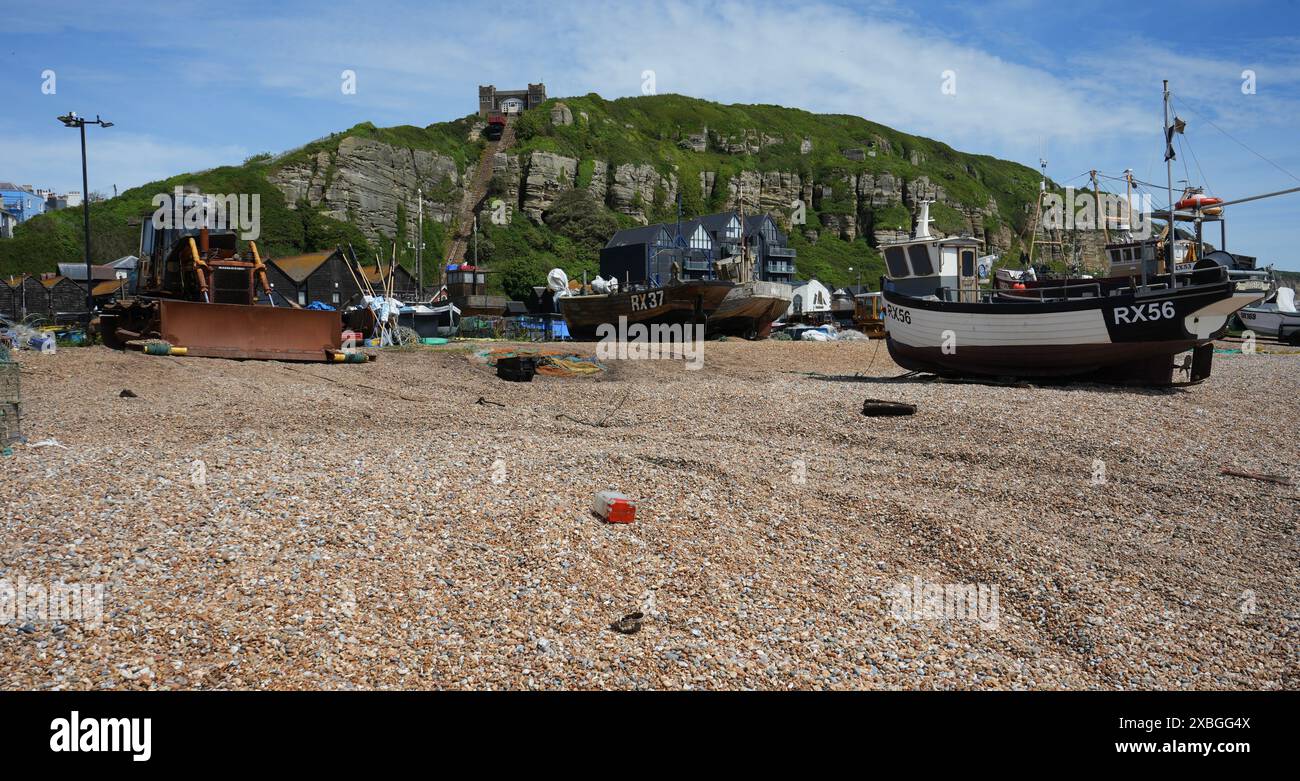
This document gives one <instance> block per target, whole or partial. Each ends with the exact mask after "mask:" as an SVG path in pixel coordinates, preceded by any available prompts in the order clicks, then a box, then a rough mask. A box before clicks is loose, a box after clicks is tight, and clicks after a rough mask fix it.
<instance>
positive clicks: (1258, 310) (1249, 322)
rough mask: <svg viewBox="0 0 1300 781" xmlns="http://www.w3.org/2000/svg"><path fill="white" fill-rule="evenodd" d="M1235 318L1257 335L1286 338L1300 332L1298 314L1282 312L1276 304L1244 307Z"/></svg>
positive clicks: (1299, 315)
mask: <svg viewBox="0 0 1300 781" xmlns="http://www.w3.org/2000/svg"><path fill="white" fill-rule="evenodd" d="M1237 318H1238V319H1240V320H1241V325H1242V327H1244V328H1247V329H1249V330H1251V331H1254V332H1255V333H1257V334H1265V335H1266V336H1277V337H1287V336H1291V335H1294V334H1296V333H1298V332H1300V312H1283V311H1282V310H1281V309H1279V308H1278V306H1277V304H1263V305H1260V306H1248V307H1244V308H1243V309H1242V310H1241V311H1239V312H1238V313H1237Z"/></svg>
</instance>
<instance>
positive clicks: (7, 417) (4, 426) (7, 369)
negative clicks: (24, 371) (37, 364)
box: [0, 348, 22, 447]
mask: <svg viewBox="0 0 1300 781" xmlns="http://www.w3.org/2000/svg"><path fill="white" fill-rule="evenodd" d="M20 391H21V388H20V387H19V383H18V364H17V363H14V362H12V361H10V360H9V353H8V351H6V350H4V348H0V447H4V446H6V445H8V444H10V443H11V442H16V441H17V440H18V439H20V438H21V432H20V431H19V425H18V424H19V419H20V417H21V411H22V394H21V392H20Z"/></svg>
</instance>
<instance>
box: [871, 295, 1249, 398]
mask: <svg viewBox="0 0 1300 781" xmlns="http://www.w3.org/2000/svg"><path fill="white" fill-rule="evenodd" d="M1109 292H1110V293H1111V294H1109V295H1104V296H1094V297H1087V298H1074V299H1070V300H1065V301H1047V302H1040V301H1020V300H1014V299H1012V300H1008V299H1001V300H996V301H994V302H980V303H953V302H947V301H938V300H927V299H919V298H913V297H910V296H904V295H901V294H898V293H895V292H890V291H886V292H885V303H886V307H885V317H884V320H885V328H886V338H887V341H888V345H889V352H890V355H891V356H892V357H893V359H894V361H895V362H897V363H898V364H899V365H900V366H903V367H904V368H907V369H911V370H914V371H925V372H932V373H935V374H940V375H948V376H974V377H1024V378H1073V379H1097V380H1103V381H1108V382H1122V383H1135V384H1144V385H1163V384H1169V383H1171V382H1172V381H1173V361H1172V358H1173V356H1175V355H1177V354H1179V353H1182V352H1185V351H1187V350H1189V349H1192V348H1196V347H1202V346H1205V345H1208V344H1209V343H1210V342H1212V341H1213V340H1214V339H1215V338H1218V337H1219V336H1222V335H1223V332H1224V331H1225V330H1226V328H1227V323H1228V320H1229V318H1230V317H1231V316H1232V315H1233V314H1234V313H1235V312H1236V311H1237V310H1238V309H1240V308H1241V307H1243V306H1245V305H1246V304H1248V303H1249V302H1250V301H1251V300H1253V295H1252V294H1240V293H1236V292H1235V290H1234V288H1233V285H1232V283H1231V282H1229V281H1227V280H1224V281H1222V282H1218V283H1212V284H1200V285H1189V286H1184V287H1179V288H1177V289H1174V290H1167V289H1166V290H1152V291H1147V292H1140V291H1136V290H1132V289H1130V290H1127V291H1124V290H1120V291H1109ZM1212 354H1213V353H1212V351H1209V352H1203V353H1199V354H1198V357H1197V359H1196V360H1197V366H1198V368H1199V369H1200V376H1197V372H1196V371H1194V372H1193V376H1192V379H1194V380H1196V379H1204V378H1205V377H1208V376H1209V363H1210V356H1212Z"/></svg>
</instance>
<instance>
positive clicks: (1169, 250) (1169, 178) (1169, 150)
mask: <svg viewBox="0 0 1300 781" xmlns="http://www.w3.org/2000/svg"><path fill="white" fill-rule="evenodd" d="M1164 99H1165V183H1166V188H1165V189H1166V193H1167V194H1168V196H1169V245H1168V247H1166V249H1165V268H1166V269H1167V270H1168V272H1169V275H1170V276H1169V283H1170V284H1169V286H1170V287H1176V286H1177V280H1176V279H1174V277H1173V273H1174V244H1175V241H1176V240H1177V238H1178V228H1177V226H1176V225H1175V224H1174V155H1173V151H1174V147H1173V144H1174V136H1173V134H1172V133H1171V132H1170V130H1169V79H1165V80H1164ZM1146 268H1147V264H1146V263H1145V262H1143V263H1142V286H1143V287H1146V284H1147V274H1146Z"/></svg>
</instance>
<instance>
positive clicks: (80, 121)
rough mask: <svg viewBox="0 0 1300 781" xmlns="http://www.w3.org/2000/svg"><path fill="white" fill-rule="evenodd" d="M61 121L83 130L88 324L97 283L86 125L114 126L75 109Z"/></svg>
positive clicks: (82, 205) (82, 155) (82, 153)
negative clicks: (93, 270) (93, 266)
mask: <svg viewBox="0 0 1300 781" xmlns="http://www.w3.org/2000/svg"><path fill="white" fill-rule="evenodd" d="M59 121H60V122H62V123H63V124H64V126H65V127H75V128H77V129H78V130H80V131H81V213H82V224H83V229H84V231H85V245H86V325H90V319H91V316H92V314H93V313H94V311H95V284H94V279H93V277H92V275H91V272H90V181H89V177H88V176H87V173H86V125H99V126H100V127H112V126H113V123H112V122H107V121H105V120H102V119H100V118H99V115H98V114H96V115H95V118H94V119H93V120H89V119H86V118H85V117H79V116H77V112H75V111H69V112H68V113H67V114H65V115H63V116H61V117H59Z"/></svg>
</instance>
